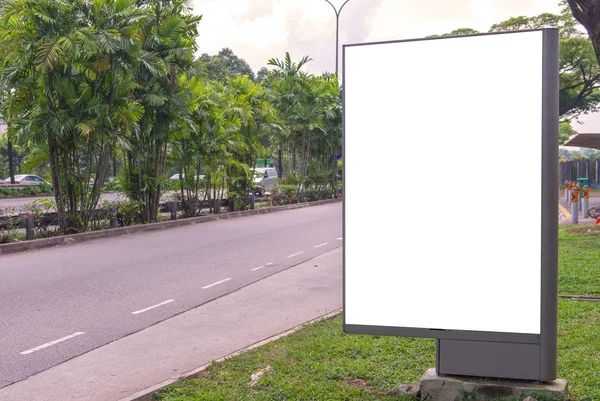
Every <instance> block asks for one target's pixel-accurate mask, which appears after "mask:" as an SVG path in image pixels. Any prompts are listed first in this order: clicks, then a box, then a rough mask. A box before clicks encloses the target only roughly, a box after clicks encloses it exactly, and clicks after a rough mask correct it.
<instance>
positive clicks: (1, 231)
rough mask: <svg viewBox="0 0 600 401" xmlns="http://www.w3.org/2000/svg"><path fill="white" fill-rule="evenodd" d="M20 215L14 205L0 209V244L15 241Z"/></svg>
mask: <svg viewBox="0 0 600 401" xmlns="http://www.w3.org/2000/svg"><path fill="white" fill-rule="evenodd" d="M20 219H21V217H20V215H19V213H18V211H17V209H15V208H14V207H11V206H8V207H5V208H2V209H0V226H1V227H2V228H0V244H6V243H8V242H13V241H16V239H17V233H18V231H17V230H18V229H19V225H20V221H21V220H20Z"/></svg>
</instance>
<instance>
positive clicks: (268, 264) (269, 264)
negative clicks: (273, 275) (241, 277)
mask: <svg viewBox="0 0 600 401" xmlns="http://www.w3.org/2000/svg"><path fill="white" fill-rule="evenodd" d="M266 266H273V263H267V264H266V265H262V266H258V267H255V268H254V269H250V270H252V271H253V272H255V271H257V270H260V269H262V268H263V267H266Z"/></svg>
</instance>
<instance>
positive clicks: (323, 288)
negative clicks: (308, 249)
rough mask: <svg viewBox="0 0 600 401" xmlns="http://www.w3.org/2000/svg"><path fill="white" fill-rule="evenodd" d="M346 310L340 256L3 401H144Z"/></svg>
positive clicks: (61, 370) (183, 317) (11, 389)
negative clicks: (214, 364) (149, 393)
mask: <svg viewBox="0 0 600 401" xmlns="http://www.w3.org/2000/svg"><path fill="white" fill-rule="evenodd" d="M341 307H342V250H341V248H337V249H336V250H333V251H331V252H328V253H325V254H323V255H320V256H318V257H316V258H314V259H312V260H309V261H307V262H305V263H302V264H299V265H297V266H295V267H292V268H290V269H288V270H285V271H283V272H280V273H277V274H275V275H273V276H270V277H267V278H265V279H264V280H261V281H259V282H256V283H254V284H251V285H249V286H247V287H245V288H242V289H240V290H238V291H236V292H234V293H230V294H228V295H225V296H223V297H221V298H218V299H216V300H214V301H212V302H209V303H207V304H204V305H202V306H199V307H197V308H195V309H192V310H190V311H188V312H185V313H182V314H180V315H178V316H175V317H173V318H171V319H168V320H165V321H163V322H161V323H158V324H156V325H154V326H151V327H148V328H147V329H144V330H142V331H139V332H137V333H135V334H132V335H130V336H127V337H124V338H122V339H120V340H118V341H115V342H113V343H110V344H107V345H105V346H103V347H100V348H97V349H95V350H93V351H90V352H88V353H86V354H83V355H81V356H78V357H76V358H73V359H71V360H70V361H67V362H65V363H62V364H60V365H57V366H55V367H53V368H50V369H48V370H46V371H44V372H41V373H39V374H36V375H34V376H31V377H29V378H28V379H26V380H23V381H21V382H18V383H15V384H12V385H10V386H7V387H4V388H2V389H0V400H10V401H31V400H36V401H66V400H77V401H116V400H121V399H136V398H137V399H139V397H140V396H141V395H142V394H144V393H145V391H144V390H145V389H149V388H151V387H153V386H156V387H160V385H164V384H168V383H169V382H172V381H175V380H177V379H178V378H180V377H182V376H185V374H186V373H189V372H191V371H194V370H195V369H197V368H198V367H201V366H202V365H206V364H208V363H210V362H211V361H213V360H217V359H219V358H221V357H223V356H226V355H228V354H231V353H234V352H236V351H239V350H243V349H245V348H248V347H251V346H252V345H254V344H257V343H259V342H261V341H263V340H265V339H267V338H271V337H272V336H274V335H277V334H279V333H282V332H285V331H287V330H289V329H291V328H293V327H296V326H298V325H301V324H303V323H306V322H308V321H311V320H314V319H315V318H318V317H320V316H323V315H326V314H329V313H331V312H332V311H335V310H339V309H340V308H341ZM157 385H158V386H157Z"/></svg>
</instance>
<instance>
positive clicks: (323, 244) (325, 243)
mask: <svg viewBox="0 0 600 401" xmlns="http://www.w3.org/2000/svg"><path fill="white" fill-rule="evenodd" d="M325 245H327V242H323V243H322V244H320V245H317V246H315V248H320V247H322V246H325Z"/></svg>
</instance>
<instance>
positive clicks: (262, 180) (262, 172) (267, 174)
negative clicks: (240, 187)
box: [254, 167, 277, 194]
mask: <svg viewBox="0 0 600 401" xmlns="http://www.w3.org/2000/svg"><path fill="white" fill-rule="evenodd" d="M276 178H277V170H276V169H275V167H259V168H256V169H254V183H255V184H256V185H259V186H260V187H262V188H261V190H259V193H260V194H262V193H263V192H268V191H271V190H272V189H273V187H274V186H275V179H276Z"/></svg>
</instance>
